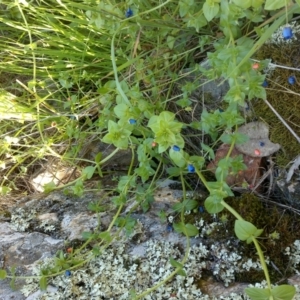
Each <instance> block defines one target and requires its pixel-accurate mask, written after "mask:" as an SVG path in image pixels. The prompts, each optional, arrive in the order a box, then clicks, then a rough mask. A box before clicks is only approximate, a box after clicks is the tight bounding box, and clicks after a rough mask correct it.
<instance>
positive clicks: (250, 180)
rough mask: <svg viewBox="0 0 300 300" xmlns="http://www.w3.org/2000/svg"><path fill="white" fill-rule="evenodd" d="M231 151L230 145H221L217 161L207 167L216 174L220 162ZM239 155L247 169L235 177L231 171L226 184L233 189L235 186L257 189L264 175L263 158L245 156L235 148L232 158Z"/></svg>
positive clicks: (216, 157)
mask: <svg viewBox="0 0 300 300" xmlns="http://www.w3.org/2000/svg"><path fill="white" fill-rule="evenodd" d="M229 149H230V146H229V145H226V144H223V145H221V146H220V147H219V149H218V150H217V152H216V154H215V159H214V160H213V161H211V162H210V163H209V164H208V165H207V169H208V170H211V171H212V172H214V173H215V171H216V168H217V166H218V162H219V161H220V160H221V159H223V158H224V157H226V155H227V153H228V151H229ZM238 155H241V156H242V158H243V163H244V164H245V165H246V167H247V169H246V170H242V171H239V172H238V173H237V174H234V175H230V171H229V175H228V176H227V177H226V183H227V184H228V185H229V186H231V187H232V186H234V187H244V188H246V187H248V186H249V185H250V186H253V187H255V186H256V184H257V183H258V182H259V180H260V178H261V176H262V175H263V170H264V166H263V161H262V158H261V157H252V156H249V155H246V154H243V153H241V152H240V151H239V150H238V149H236V148H235V147H234V148H233V150H232V152H231V154H230V157H232V158H234V157H236V156H238Z"/></svg>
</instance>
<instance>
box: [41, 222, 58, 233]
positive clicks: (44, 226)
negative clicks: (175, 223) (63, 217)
mask: <svg viewBox="0 0 300 300" xmlns="http://www.w3.org/2000/svg"><path fill="white" fill-rule="evenodd" d="M38 228H41V229H43V231H44V232H51V231H54V230H55V229H56V228H55V226H54V225H53V224H51V220H43V221H42V222H41V224H40V225H39V226H38Z"/></svg>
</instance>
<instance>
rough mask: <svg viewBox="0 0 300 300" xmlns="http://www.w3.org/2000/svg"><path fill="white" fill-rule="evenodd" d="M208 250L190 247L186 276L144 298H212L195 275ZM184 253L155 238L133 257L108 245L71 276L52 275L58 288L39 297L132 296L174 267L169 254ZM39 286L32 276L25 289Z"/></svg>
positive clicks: (175, 255) (48, 298)
mask: <svg viewBox="0 0 300 300" xmlns="http://www.w3.org/2000/svg"><path fill="white" fill-rule="evenodd" d="M207 254H208V250H207V248H206V247H205V246H204V245H202V244H200V245H198V246H193V247H191V249H190V253H189V259H188V262H187V263H186V264H185V265H184V271H185V272H186V274H187V276H186V277H183V276H179V275H177V276H175V277H174V278H173V280H171V281H170V282H167V283H165V284H164V285H163V286H161V287H159V288H158V289H157V290H155V291H154V292H152V293H150V294H149V295H148V296H146V297H145V298H144V299H191V300H192V299H209V298H208V297H207V296H204V295H202V293H201V291H200V289H199V288H198V287H197V286H196V285H195V278H199V276H200V273H201V269H202V268H203V267H205V263H204V260H205V257H206V256H207ZM183 255H184V254H183V253H182V252H181V250H180V249H178V248H177V247H174V245H172V244H170V243H167V242H158V241H153V240H149V241H148V242H147V250H146V257H145V258H144V259H138V260H137V259H136V258H134V257H130V256H129V255H128V254H126V252H125V248H124V247H121V246H119V247H117V248H110V249H106V250H105V251H104V252H103V253H102V254H101V256H99V257H95V258H93V259H92V260H91V261H90V262H89V263H88V265H87V266H85V267H84V268H81V269H79V270H75V271H72V275H71V276H70V277H66V276H63V275H61V276H57V277H55V278H54V279H52V280H51V285H54V286H56V287H57V288H58V289H57V291H56V292H53V293H51V292H45V293H44V294H43V295H40V296H39V298H38V299H43V300H46V299H47V300H52V299H53V300H54V299H55V300H58V299H89V300H90V299H120V300H122V299H129V298H130V297H129V295H130V291H131V290H132V289H134V290H135V291H136V293H137V294H139V293H141V292H143V291H145V290H147V289H148V288H150V287H152V286H153V285H155V284H157V283H158V282H160V281H161V280H163V279H165V278H166V277H167V276H168V275H169V274H170V273H172V272H173V271H174V267H172V265H171V263H170V258H171V257H172V258H173V259H175V260H177V261H180V260H181V259H182V258H183ZM48 263H49V262H48ZM40 267H41V266H39V268H40ZM39 268H36V270H35V273H37V271H38V269H39ZM37 286H38V284H37V280H33V279H29V280H28V284H27V285H26V287H24V288H23V290H22V291H23V293H24V294H25V295H28V294H29V293H30V292H34V290H35V289H37ZM200 296H202V298H199V297H200ZM100 297H103V298H100Z"/></svg>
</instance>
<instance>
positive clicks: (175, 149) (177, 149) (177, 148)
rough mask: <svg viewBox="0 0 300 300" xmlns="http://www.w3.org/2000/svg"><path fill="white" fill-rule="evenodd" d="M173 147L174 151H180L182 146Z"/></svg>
mask: <svg viewBox="0 0 300 300" xmlns="http://www.w3.org/2000/svg"><path fill="white" fill-rule="evenodd" d="M172 149H173V150H174V151H177V152H178V151H180V148H179V147H178V146H176V145H175V146H173V148H172Z"/></svg>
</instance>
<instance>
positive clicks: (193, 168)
mask: <svg viewBox="0 0 300 300" xmlns="http://www.w3.org/2000/svg"><path fill="white" fill-rule="evenodd" d="M187 169H188V172H189V173H195V167H194V166H193V165H188V166H187Z"/></svg>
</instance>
